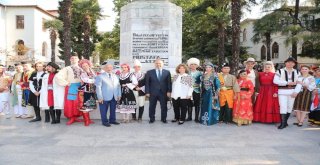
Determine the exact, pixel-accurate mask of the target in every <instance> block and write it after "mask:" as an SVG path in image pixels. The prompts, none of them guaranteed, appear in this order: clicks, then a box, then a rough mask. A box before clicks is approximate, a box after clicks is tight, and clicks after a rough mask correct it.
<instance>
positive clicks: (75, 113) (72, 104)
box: [64, 86, 82, 118]
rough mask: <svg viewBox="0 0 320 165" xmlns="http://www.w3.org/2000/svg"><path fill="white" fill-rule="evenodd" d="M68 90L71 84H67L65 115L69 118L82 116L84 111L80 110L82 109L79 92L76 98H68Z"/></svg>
mask: <svg viewBox="0 0 320 165" xmlns="http://www.w3.org/2000/svg"><path fill="white" fill-rule="evenodd" d="M68 90H69V86H66V88H65V96H64V116H65V117H67V118H72V117H79V116H82V112H81V111H79V109H80V102H79V93H78V97H77V99H76V100H68V99H67V95H68Z"/></svg>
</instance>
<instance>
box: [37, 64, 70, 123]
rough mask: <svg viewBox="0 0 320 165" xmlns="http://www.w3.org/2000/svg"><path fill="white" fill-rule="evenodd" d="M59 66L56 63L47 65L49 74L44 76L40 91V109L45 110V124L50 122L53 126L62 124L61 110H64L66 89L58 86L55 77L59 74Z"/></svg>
mask: <svg viewBox="0 0 320 165" xmlns="http://www.w3.org/2000/svg"><path fill="white" fill-rule="evenodd" d="M58 69H59V66H58V65H57V64H56V63H54V62H49V63H48V64H47V67H46V70H47V73H46V74H45V75H44V76H43V79H42V86H41V90H40V108H42V109H43V110H45V114H46V116H45V122H49V121H50V117H49V116H48V113H50V116H51V124H56V123H60V116H61V109H63V98H62V97H61V96H62V95H63V94H64V88H63V87H62V86H58V85H57V84H56V82H55V81H54V79H55V75H56V74H57V73H58Z"/></svg>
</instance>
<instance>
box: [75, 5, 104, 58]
mask: <svg viewBox="0 0 320 165" xmlns="http://www.w3.org/2000/svg"><path fill="white" fill-rule="evenodd" d="M72 13H73V15H74V20H73V26H74V29H73V31H72V32H73V34H74V37H73V38H74V39H78V40H77V41H80V43H79V47H81V46H80V45H82V50H81V49H75V51H77V50H78V51H79V52H77V53H78V54H79V55H80V57H82V56H83V57H84V58H85V59H89V58H90V56H91V53H92V52H93V51H94V49H95V45H94V44H95V43H96V42H97V41H98V40H99V36H97V31H96V29H97V27H96V20H98V19H100V18H101V17H102V15H101V8H100V6H99V3H98V1H97V0H74V1H73V8H72ZM78 30H80V32H81V35H79V31H78ZM80 50H81V51H80Z"/></svg>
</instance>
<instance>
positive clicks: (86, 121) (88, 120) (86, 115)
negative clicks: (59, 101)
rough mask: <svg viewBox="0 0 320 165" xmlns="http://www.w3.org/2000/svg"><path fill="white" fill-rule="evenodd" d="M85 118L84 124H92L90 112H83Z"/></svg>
mask: <svg viewBox="0 0 320 165" xmlns="http://www.w3.org/2000/svg"><path fill="white" fill-rule="evenodd" d="M83 119H84V126H89V125H90V117H89V113H83Z"/></svg>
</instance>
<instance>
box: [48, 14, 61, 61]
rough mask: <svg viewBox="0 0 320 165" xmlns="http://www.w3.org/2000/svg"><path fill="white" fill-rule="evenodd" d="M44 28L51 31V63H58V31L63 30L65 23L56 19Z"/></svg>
mask: <svg viewBox="0 0 320 165" xmlns="http://www.w3.org/2000/svg"><path fill="white" fill-rule="evenodd" d="M44 27H45V28H46V29H49V31H50V42H51V61H52V62H56V51H55V50H56V40H57V31H58V30H61V29H62V27H63V23H62V22H61V21H60V20H57V19H54V20H49V21H46V22H45V23H44Z"/></svg>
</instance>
